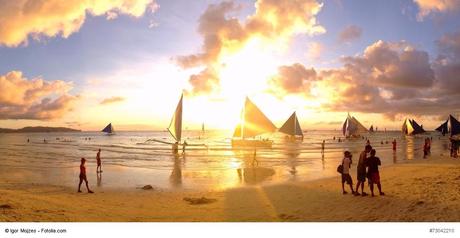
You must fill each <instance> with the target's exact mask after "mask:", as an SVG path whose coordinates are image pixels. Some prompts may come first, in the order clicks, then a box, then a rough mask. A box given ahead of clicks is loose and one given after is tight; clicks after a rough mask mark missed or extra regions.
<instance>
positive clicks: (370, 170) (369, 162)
mask: <svg viewBox="0 0 460 238" xmlns="http://www.w3.org/2000/svg"><path fill="white" fill-rule="evenodd" d="M343 154H344V158H343V160H342V164H341V165H339V168H338V169H337V170H338V172H339V173H341V174H342V193H343V194H347V193H348V192H347V191H346V190H345V183H347V184H348V185H349V186H350V189H351V193H352V194H353V195H355V196H367V195H368V194H367V193H366V192H364V184H365V182H366V178H367V180H368V183H369V187H370V191H371V195H372V196H375V195H374V184H375V185H377V188H378V190H379V194H380V196H383V195H385V193H384V192H382V185H381V183H380V173H379V166H380V165H381V162H380V158H379V157H377V156H375V155H376V151H375V149H372V146H371V145H366V146H365V148H364V151H362V152H361V154H360V155H359V160H358V165H357V171H356V172H357V173H356V175H357V176H356V179H357V181H358V182H357V184H356V188H355V189H353V179H352V178H351V176H350V169H351V165H352V164H353V161H352V157H353V155H352V154H351V152H350V151H345V152H344V153H343ZM360 187H361V193H359V192H358V190H359V188H360Z"/></svg>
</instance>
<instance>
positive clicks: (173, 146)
mask: <svg viewBox="0 0 460 238" xmlns="http://www.w3.org/2000/svg"><path fill="white" fill-rule="evenodd" d="M172 151H173V154H178V153H179V142H177V141H176V143H174V144H173V145H172Z"/></svg>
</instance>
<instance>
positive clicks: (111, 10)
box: [0, 0, 158, 47]
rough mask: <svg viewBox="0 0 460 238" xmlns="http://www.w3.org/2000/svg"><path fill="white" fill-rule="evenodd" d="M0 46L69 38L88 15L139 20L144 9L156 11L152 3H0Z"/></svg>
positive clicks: (29, 0) (117, 0) (139, 0)
mask: <svg viewBox="0 0 460 238" xmlns="http://www.w3.org/2000/svg"><path fill="white" fill-rule="evenodd" d="M0 5H1V6H2V7H1V8H0V45H5V46H8V47H16V46H19V45H21V44H22V45H25V44H27V42H28V38H29V36H30V37H32V38H34V39H40V38H41V37H55V36H61V37H64V38H67V37H69V36H70V35H71V34H72V33H75V32H77V31H78V30H79V29H80V27H81V26H82V25H83V23H84V22H85V18H86V16H87V15H93V16H100V15H104V14H106V15H107V19H114V18H116V17H117V16H118V14H126V15H131V16H134V17H140V16H142V15H143V14H144V12H145V11H146V9H148V10H149V11H152V12H153V11H155V10H156V9H157V8H158V5H157V4H156V3H155V1H154V0H98V1H81V0H46V1H44V0H15V1H10V0H0Z"/></svg>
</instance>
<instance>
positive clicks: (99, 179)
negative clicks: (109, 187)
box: [96, 173, 102, 187]
mask: <svg viewBox="0 0 460 238" xmlns="http://www.w3.org/2000/svg"><path fill="white" fill-rule="evenodd" d="M96 176H97V186H98V187H102V173H96Z"/></svg>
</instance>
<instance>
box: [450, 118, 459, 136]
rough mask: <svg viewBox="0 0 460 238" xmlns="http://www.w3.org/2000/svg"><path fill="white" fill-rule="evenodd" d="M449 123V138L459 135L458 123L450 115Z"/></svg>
mask: <svg viewBox="0 0 460 238" xmlns="http://www.w3.org/2000/svg"><path fill="white" fill-rule="evenodd" d="M449 121H450V136H455V135H458V134H460V122H459V121H458V120H457V119H455V117H453V116H452V115H449Z"/></svg>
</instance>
